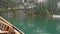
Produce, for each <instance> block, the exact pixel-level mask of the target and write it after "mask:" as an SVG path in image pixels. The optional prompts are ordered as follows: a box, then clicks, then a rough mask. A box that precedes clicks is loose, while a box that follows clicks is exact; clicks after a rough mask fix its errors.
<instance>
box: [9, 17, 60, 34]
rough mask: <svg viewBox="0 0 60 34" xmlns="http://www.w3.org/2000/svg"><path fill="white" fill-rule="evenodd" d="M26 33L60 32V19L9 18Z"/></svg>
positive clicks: (56, 33)
mask: <svg viewBox="0 0 60 34" xmlns="http://www.w3.org/2000/svg"><path fill="white" fill-rule="evenodd" d="M8 21H10V22H11V23H12V24H13V25H15V26H16V27H17V28H19V29H21V30H22V31H23V32H24V33H25V34H60V20H59V19H54V18H46V17H39V16H35V17H33V18H32V17H29V16H24V17H23V19H21V17H13V18H12V19H8Z"/></svg>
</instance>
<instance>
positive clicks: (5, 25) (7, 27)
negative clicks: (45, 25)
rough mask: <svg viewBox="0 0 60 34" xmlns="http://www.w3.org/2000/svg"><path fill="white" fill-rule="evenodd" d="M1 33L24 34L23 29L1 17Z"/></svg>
mask: <svg viewBox="0 0 60 34" xmlns="http://www.w3.org/2000/svg"><path fill="white" fill-rule="evenodd" d="M0 34H24V33H23V32H22V31H21V30H19V29H18V28H16V27H15V26H13V25H12V24H11V23H9V22H8V21H6V20H5V19H4V18H2V17H0Z"/></svg>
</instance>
